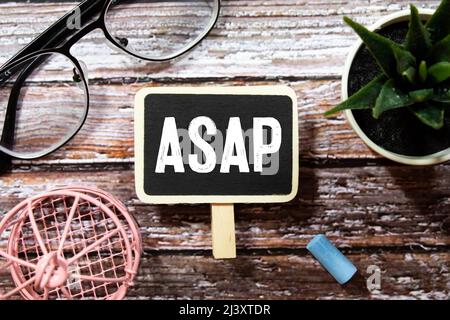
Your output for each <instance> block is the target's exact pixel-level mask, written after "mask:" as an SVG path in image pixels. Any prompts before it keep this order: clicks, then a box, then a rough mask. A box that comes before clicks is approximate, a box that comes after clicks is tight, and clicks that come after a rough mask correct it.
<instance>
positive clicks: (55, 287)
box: [0, 186, 142, 300]
mask: <svg viewBox="0 0 450 320" xmlns="http://www.w3.org/2000/svg"><path fill="white" fill-rule="evenodd" d="M3 239H6V249H2V248H4V247H5V245H3V244H2V243H3ZM141 248H142V241H141V237H140V233H139V229H138V226H137V224H136V222H135V220H134V219H133V218H132V217H131V216H130V214H129V213H128V211H127V209H126V207H125V206H124V205H123V204H122V203H121V202H120V201H118V200H117V199H116V198H114V197H113V196H112V195H110V194H108V193H106V192H104V191H102V190H99V189H96V188H86V187H81V186H73V187H68V188H64V189H56V190H53V191H50V192H48V193H45V194H42V195H39V196H35V197H32V198H29V199H27V200H25V201H23V202H22V203H20V204H18V205H17V206H16V207H15V208H14V209H12V210H11V211H10V212H9V213H7V214H6V216H5V217H4V218H3V219H2V221H1V222H0V258H3V260H4V264H3V265H1V263H0V270H1V269H9V271H10V273H11V276H12V279H13V282H14V285H15V287H12V288H11V289H10V290H9V291H8V292H6V293H3V294H2V293H1V292H0V299H7V298H10V297H12V296H14V295H15V294H17V293H20V294H21V295H22V297H23V298H25V299H33V300H36V299H122V298H123V297H124V296H125V294H126V292H127V290H128V288H129V287H130V286H131V285H132V284H133V280H134V278H135V275H136V273H137V270H138V267H139V261H140V257H141Z"/></svg>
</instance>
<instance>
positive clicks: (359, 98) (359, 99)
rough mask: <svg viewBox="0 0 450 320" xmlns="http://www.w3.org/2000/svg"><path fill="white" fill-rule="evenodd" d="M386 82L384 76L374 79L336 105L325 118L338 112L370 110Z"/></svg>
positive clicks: (326, 113)
mask: <svg viewBox="0 0 450 320" xmlns="http://www.w3.org/2000/svg"><path fill="white" fill-rule="evenodd" d="M385 81H386V77H385V76H384V75H380V76H378V77H376V78H375V79H374V80H372V81H371V82H369V83H368V84H367V85H366V86H364V87H363V88H361V89H360V90H359V91H358V92H356V93H355V94H354V95H352V96H351V97H350V98H348V99H347V100H345V101H344V102H342V103H340V104H338V105H337V106H336V107H334V108H333V109H331V110H328V111H327V112H325V116H331V115H333V114H335V113H337V112H339V111H343V110H347V109H371V108H373V107H374V105H375V101H376V99H377V97H378V95H379V94H380V91H381V88H382V87H383V83H384V82H385Z"/></svg>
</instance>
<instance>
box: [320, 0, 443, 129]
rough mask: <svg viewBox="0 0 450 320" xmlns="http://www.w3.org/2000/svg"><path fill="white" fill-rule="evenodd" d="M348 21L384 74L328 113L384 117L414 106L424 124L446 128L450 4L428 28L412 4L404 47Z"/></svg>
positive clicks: (441, 7)
mask: <svg viewBox="0 0 450 320" xmlns="http://www.w3.org/2000/svg"><path fill="white" fill-rule="evenodd" d="M344 21H345V22H346V23H347V24H348V25H349V26H350V27H352V28H353V30H354V31H355V32H356V33H357V34H358V35H359V37H360V38H361V39H362V40H363V42H364V44H365V45H366V47H367V48H368V49H369V51H370V53H371V54H372V56H373V57H374V58H375V60H376V61H377V63H378V65H379V66H380V68H381V70H382V73H381V74H380V75H378V76H377V77H375V78H374V79H373V80H372V81H371V82H369V83H368V84H367V85H366V86H364V87H363V88H362V89H360V90H359V91H358V92H356V93H355V94H354V95H352V96H351V97H350V98H348V99H347V100H346V101H344V102H342V103H340V104H339V105H337V106H336V107H334V108H333V109H331V110H329V111H327V112H326V113H325V115H326V116H330V115H332V114H335V113H336V112H339V111H343V110H347V109H372V115H373V117H374V118H375V119H378V118H379V117H380V116H381V115H382V114H383V113H384V112H387V111H390V110H394V109H398V108H409V110H410V111H411V112H412V113H413V114H414V115H415V116H416V117H417V118H418V119H419V120H420V121H422V122H423V123H424V124H426V125H428V126H430V127H432V128H434V129H436V130H437V129H440V128H442V127H443V125H444V113H445V111H446V110H447V109H450V0H443V1H442V2H441V4H440V5H439V7H438V9H437V10H436V12H435V13H434V14H433V16H432V17H431V18H430V19H429V20H428V21H427V22H426V23H425V24H424V23H423V22H422V20H421V18H420V16H419V12H418V10H417V8H416V7H415V6H414V5H411V17H410V22H409V29H408V33H407V35H406V39H405V41H404V43H403V44H398V43H396V42H394V41H392V40H389V39H387V38H385V37H383V36H381V35H380V34H378V33H375V32H371V31H369V30H368V29H367V28H365V27H364V26H362V25H360V24H358V23H356V22H354V21H353V20H351V19H350V18H348V17H345V18H344Z"/></svg>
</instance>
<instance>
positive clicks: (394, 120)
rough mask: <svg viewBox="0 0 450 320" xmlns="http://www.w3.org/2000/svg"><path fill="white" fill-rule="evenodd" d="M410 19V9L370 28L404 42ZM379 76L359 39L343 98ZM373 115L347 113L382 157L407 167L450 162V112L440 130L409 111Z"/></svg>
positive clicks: (424, 13)
mask: <svg viewBox="0 0 450 320" xmlns="http://www.w3.org/2000/svg"><path fill="white" fill-rule="evenodd" d="M433 12H434V11H433V10H420V15H421V17H422V18H423V20H427V19H428V18H429V17H430V16H431V15H432V14H433ZM409 17H410V12H409V10H408V11H401V12H398V13H395V14H393V15H389V16H387V17H385V18H383V19H381V20H380V21H378V23H377V24H376V25H374V26H372V27H371V28H370V29H371V30H377V31H378V32H380V33H381V34H383V35H384V36H387V37H389V38H391V39H392V40H394V41H397V42H403V40H404V39H405V36H406V33H407V30H408V22H409ZM380 73H381V70H380V68H379V67H378V65H377V64H376V62H375V60H374V59H373V58H372V57H371V55H370V53H369V52H368V50H367V48H366V47H365V46H364V44H363V43H362V41H361V40H359V41H358V42H357V43H356V45H355V46H354V47H353V49H352V51H351V53H350V54H349V56H348V59H347V62H346V66H345V70H344V74H343V77H342V99H343V100H346V99H347V98H348V97H349V96H350V95H352V94H353V93H355V92H356V91H358V90H359V89H360V88H362V87H363V86H364V85H365V84H366V83H368V82H370V81H371V80H372V79H373V78H374V77H375V76H377V75H378V74H380ZM371 114H372V112H371V110H346V111H345V116H346V118H347V120H348V121H349V123H350V126H351V127H352V129H353V130H354V131H355V132H356V133H357V134H358V136H359V137H360V138H361V139H362V140H363V141H364V142H365V143H366V144H367V145H368V146H369V147H370V148H371V149H372V150H374V151H375V152H377V153H379V154H380V155H382V156H384V157H386V158H388V159H391V160H393V161H396V162H399V163H403V164H408V165H434V164H438V163H442V162H445V161H448V160H450V113H449V112H447V114H446V118H445V125H444V128H443V129H441V130H435V129H432V128H429V127H427V126H426V125H424V124H422V123H421V122H420V121H419V120H418V119H416V118H415V116H414V115H413V114H412V113H411V112H410V111H409V110H407V109H406V108H402V109H397V110H392V111H389V112H386V113H385V114H383V115H382V116H381V117H380V119H374V118H373V117H372V115H371Z"/></svg>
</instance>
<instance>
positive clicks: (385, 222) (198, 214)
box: [0, 166, 450, 250]
mask: <svg viewBox="0 0 450 320" xmlns="http://www.w3.org/2000/svg"><path fill="white" fill-rule="evenodd" d="M93 170H94V171H85V172H81V171H79V169H78V168H75V171H68V172H58V169H57V168H56V169H55V168H54V170H53V172H40V171H38V172H33V171H30V172H22V173H20V172H17V173H14V174H6V175H3V176H2V178H1V182H0V194H1V195H2V197H1V198H0V211H1V212H6V211H7V210H9V209H11V208H13V207H14V206H15V205H16V204H17V203H18V202H19V201H21V200H23V199H25V198H26V197H29V196H32V195H36V194H38V193H40V192H43V191H46V190H48V189H51V188H55V187H62V186H67V185H71V184H77V185H79V184H83V185H88V186H89V185H92V186H97V187H99V188H101V189H104V190H105V191H109V192H111V193H112V194H114V195H115V196H116V197H118V199H120V200H122V201H124V203H125V204H126V205H127V206H128V208H129V210H130V212H131V213H132V214H133V215H134V216H135V217H136V218H137V220H138V222H139V224H140V226H141V233H142V235H143V241H144V247H145V248H146V249H154V250H191V249H205V250H210V249H211V232H210V230H211V221H210V207H209V206H208V205H192V206H188V205H176V206H152V205H144V204H142V203H140V202H139V201H138V200H137V198H136V194H135V191H134V176H133V172H132V171H131V170H129V169H126V168H121V169H119V168H110V169H105V170H104V171H103V170H102V169H100V168H98V167H97V168H93ZM449 171H450V167H449V166H436V167H433V168H431V169H430V168H410V167H357V168H321V169H320V170H316V169H314V168H301V174H300V177H301V178H300V191H299V194H298V196H297V197H296V198H295V200H294V201H292V202H290V203H288V204H265V205H259V204H254V205H237V206H236V209H235V214H236V241H237V247H238V249H244V248H248V249H251V248H254V249H257V248H271V249H276V248H304V247H305V246H306V244H307V243H308V241H309V240H310V239H311V238H312V237H313V236H314V235H316V234H318V233H325V234H327V236H329V237H330V239H331V240H332V241H335V242H336V243H337V244H338V245H340V246H343V247H352V248H365V247H380V248H393V247H403V248H422V247H423V248H428V247H435V246H436V247H441V248H445V247H448V246H449V245H450V235H449V226H450V224H449V222H448V221H449V215H448V212H449V210H450V201H449V200H448V194H450V185H449V183H448V177H449V176H450V172H449Z"/></svg>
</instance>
